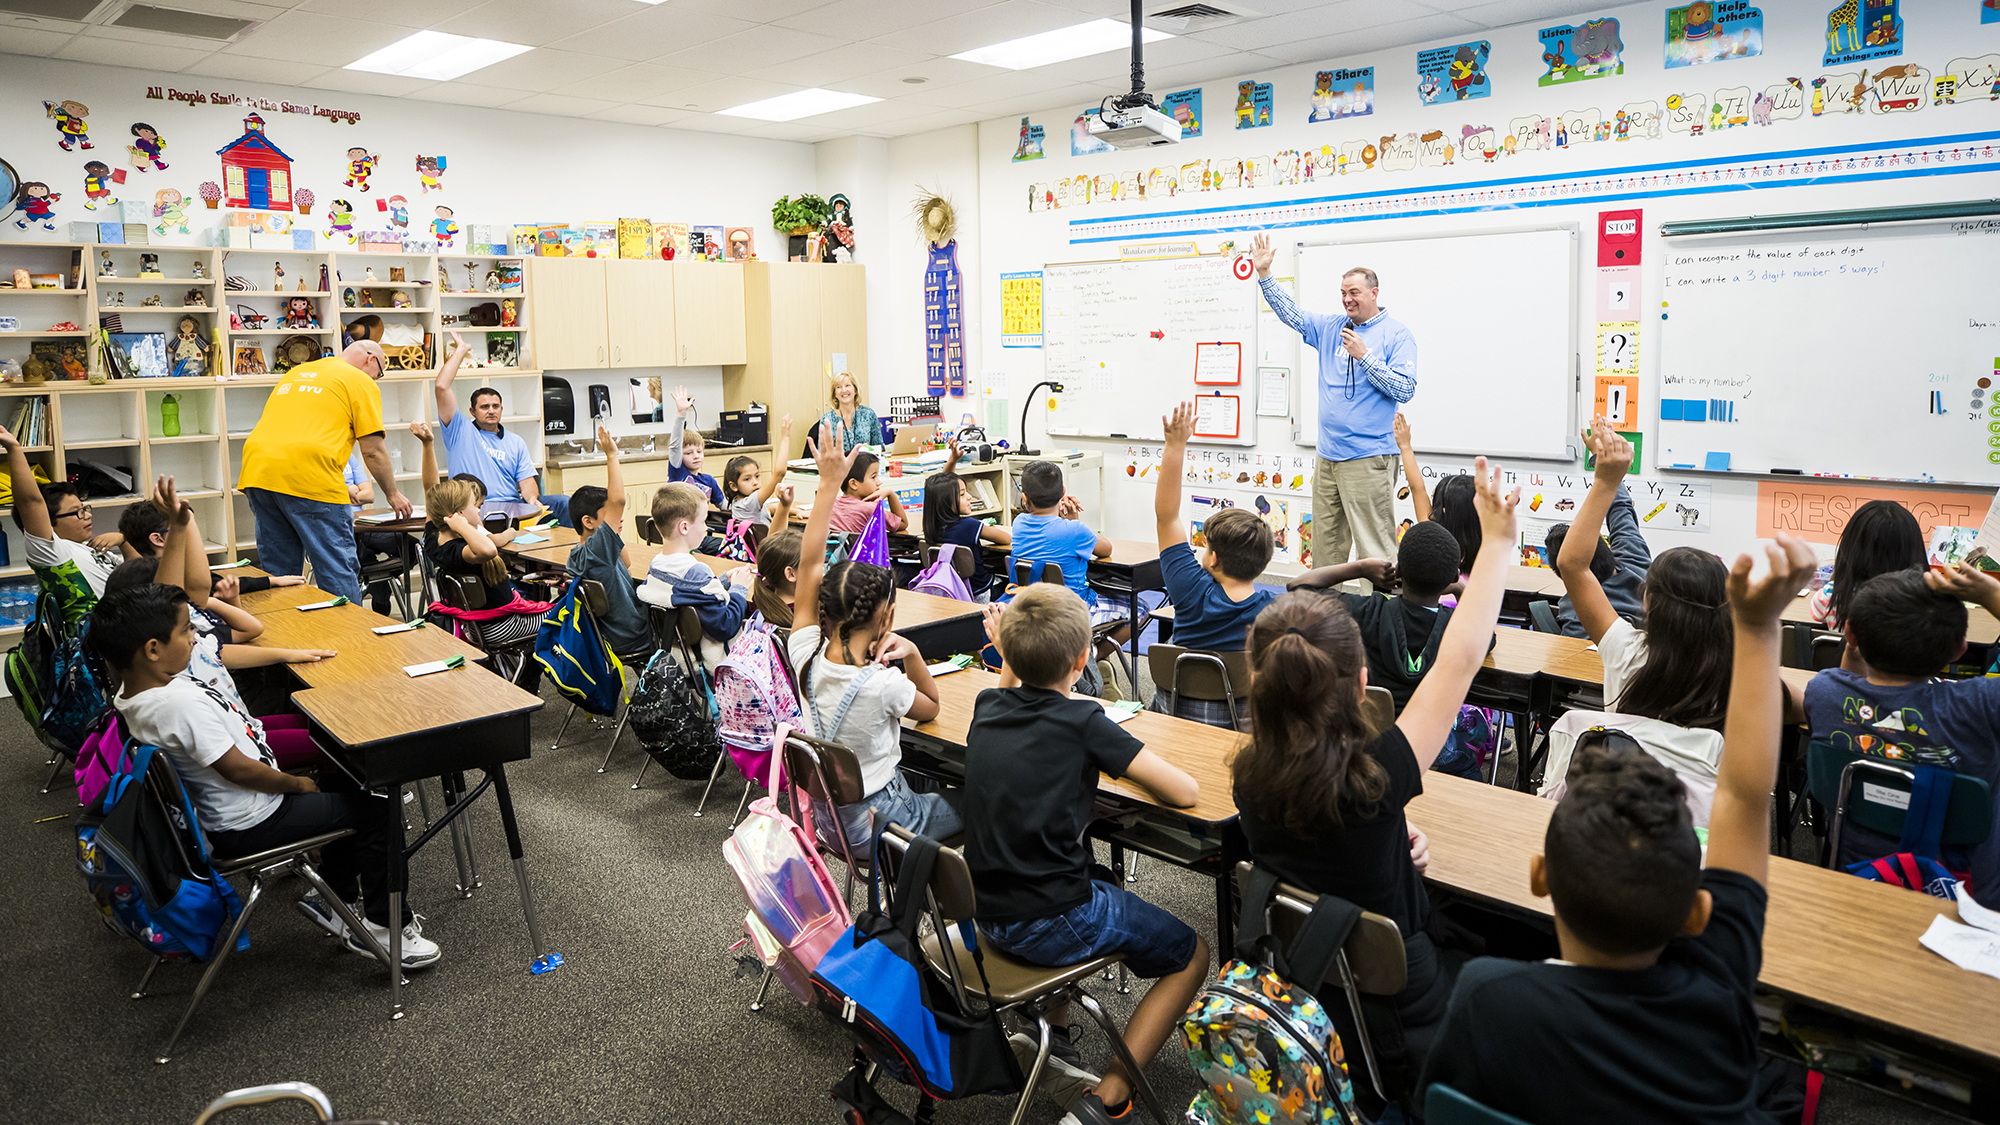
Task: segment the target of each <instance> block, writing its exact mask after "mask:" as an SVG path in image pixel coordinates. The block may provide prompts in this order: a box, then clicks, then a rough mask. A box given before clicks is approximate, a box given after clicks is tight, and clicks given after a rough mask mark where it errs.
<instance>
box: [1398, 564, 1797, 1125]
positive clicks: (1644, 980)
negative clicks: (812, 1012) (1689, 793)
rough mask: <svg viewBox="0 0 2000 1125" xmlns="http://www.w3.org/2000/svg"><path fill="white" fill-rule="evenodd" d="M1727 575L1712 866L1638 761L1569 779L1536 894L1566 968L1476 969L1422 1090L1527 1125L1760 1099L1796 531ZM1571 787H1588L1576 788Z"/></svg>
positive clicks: (1697, 1113)
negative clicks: (1760, 1022)
mask: <svg viewBox="0 0 2000 1125" xmlns="http://www.w3.org/2000/svg"><path fill="white" fill-rule="evenodd" d="M1767 550H1768V551H1769V552H1770V556H1771V566H1770V573H1769V574H1768V575H1767V576H1765V577H1764V578H1763V579H1762V580H1760V581H1758V582H1755V583H1753V582H1751V581H1750V557H1749V556H1748V555H1744V556H1741V557H1739V558H1738V559H1737V560H1736V565H1735V566H1734V567H1732V568H1731V570H1730V574H1729V604H1730V609H1731V611H1732V616H1733V617H1734V619H1735V625H1734V628H1735V633H1736V651H1735V664H1734V670H1733V671H1732V672H1731V676H1730V687H1729V713H1728V718H1727V725H1726V733H1725V734H1724V743H1723V754H1722V764H1721V767H1720V772H1719V774H1718V776H1717V777H1716V787H1715V804H1714V809H1713V811H1712V812H1711V813H1710V815H1709V822H1708V869H1707V870H1706V871H1703V870H1702V869H1701V866H1700V865H1701V849H1700V846H1699V845H1698V844H1697V843H1696V841H1695V835H1694V828H1693V825H1692V823H1691V822H1690V820H1689V816H1688V811H1687V805H1686V802H1685V799H1684V793H1683V790H1682V787H1681V783H1680V780H1679V779H1678V778H1676V777H1675V776H1674V775H1673V773H1672V772H1671V771H1669V770H1668V769H1667V768H1666V767H1664V766H1662V765H1660V764H1659V763H1657V762H1655V761H1654V760H1653V759H1652V758H1651V757H1649V756H1647V755H1646V754H1644V753H1640V752H1637V751H1627V752H1624V753H1612V752H1607V751H1597V752H1593V753H1591V754H1589V755H1587V756H1586V759H1585V760H1582V761H1579V762H1577V763H1573V764H1572V765H1571V767H1570V768H1571V774H1570V778H1571V780H1570V785H1569V794H1568V796H1567V797H1566V798H1565V799H1564V800H1563V802H1562V803H1561V804H1560V805H1557V806H1556V810H1555V813H1554V815H1553V816H1551V817H1550V818H1549V828H1548V835H1547V838H1546V840H1545V842H1544V845H1543V846H1544V848H1545V849H1546V852H1545V854H1543V855H1539V856H1536V857H1534V859H1533V861H1532V862H1531V864H1530V867H1529V883H1530V886H1531V887H1532V888H1533V889H1534V892H1535V893H1536V894H1538V895H1549V896H1550V897H1551V898H1553V899H1554V902H1555V916H1556V936H1557V938H1558V939H1559V940H1560V941H1561V943H1562V955H1563V959H1562V960H1561V961H1545V962H1541V963H1538V964H1527V963H1522V962H1510V961H1500V960H1493V959H1481V960H1478V961H1474V962H1472V963H1471V964H1468V965H1467V966H1466V967H1465V970H1464V972H1463V973H1461V974H1460V976H1459V979H1458V987H1457V990H1456V991H1455V992H1454V993H1453V994H1452V1000H1451V1008H1450V1011H1449V1012H1448V1013H1447V1015H1446V1017H1445V1029H1444V1032H1443V1034H1442V1036H1441V1037H1440V1038H1439V1040H1438V1043H1437V1045H1436V1047H1435V1048H1433V1049H1432V1051H1431V1056H1430V1066H1429V1069H1428V1070H1427V1072H1426V1074H1425V1082H1426V1084H1427V1085H1428V1084H1431V1083H1442V1084H1444V1085H1448V1086H1451V1087H1453V1088H1454V1089H1456V1090H1458V1091H1460V1092H1461V1093H1464V1094H1466V1095H1468V1096H1469V1097H1471V1098H1473V1099H1474V1100H1476V1101H1478V1102H1480V1103H1482V1104H1484V1105H1486V1106H1488V1107H1490V1108H1492V1109H1497V1110H1501V1111H1503V1112H1506V1113H1511V1114H1514V1115H1516V1116H1519V1117H1523V1118H1526V1119H1527V1120H1530V1121H1619V1122H1621V1123H1643V1122H1676V1123H1679V1122H1718V1123H1720V1122H1743V1121H1764V1120H1768V1118H1767V1117H1765V1115H1763V1114H1762V1113H1761V1112H1760V1111H1759V1110H1758V1108H1757V1105H1756V1076H1757V1014H1756V1012H1755V1011H1754V1010H1753V1009H1752V1007H1751V993H1752V990H1753V988H1754V987H1755V985H1756V983H1757V973H1758V969H1759V966H1760V965H1761V963H1762V960H1763V934H1764V907H1765V891H1764V884H1765V881H1766V878H1767V877H1768V873H1769V870H1770V860H1771V857H1770V828H1769V822H1768V817H1769V808H1770V800H1771V788H1772V786H1773V784H1774V783H1775V782H1776V780H1777V772H1778V737H1779V726H1780V716H1781V713H1782V708H1781V695H1780V691H1779V682H1780V681H1779V679H1778V614H1779V612H1780V611H1781V610H1782V609H1783V608H1784V607H1785V605H1786V604H1787V603H1789V602H1790V600H1791V598H1792V596H1793V595H1794V594H1795V593H1797V591H1798V590H1799V589H1800V588H1801V587H1803V586H1804V585H1805V583H1806V581H1807V579H1809V578H1811V577H1812V574H1813V571H1814V570H1815V568H1816V560H1815V558H1814V556H1813V553H1812V550H1811V548H1809V547H1808V546H1807V545H1806V544H1805V543H1803V542H1801V541H1799V540H1796V539H1793V538H1791V537H1790V536H1787V535H1780V536H1778V545H1777V546H1776V547H1771V548H1767ZM1579 774H1581V776H1579Z"/></svg>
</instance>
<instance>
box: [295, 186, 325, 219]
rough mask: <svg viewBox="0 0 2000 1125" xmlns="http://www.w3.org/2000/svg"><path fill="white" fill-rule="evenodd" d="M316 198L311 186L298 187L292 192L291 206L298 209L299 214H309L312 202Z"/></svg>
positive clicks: (311, 210)
mask: <svg viewBox="0 0 2000 1125" xmlns="http://www.w3.org/2000/svg"><path fill="white" fill-rule="evenodd" d="M318 198H319V197H318V196H316V195H314V194H313V193H312V189H311V188H300V189H299V190H297V191H295V192H293V193H292V206H294V207H297V208H298V209H299V214H301V215H310V214H312V213H313V202H314V201H315V200H317V199H318Z"/></svg>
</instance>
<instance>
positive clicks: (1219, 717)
mask: <svg viewBox="0 0 2000 1125" xmlns="http://www.w3.org/2000/svg"><path fill="white" fill-rule="evenodd" d="M1162 422H1163V423H1164V425H1165V427H1166V435H1167V444H1166V448H1165V451H1164V452H1163V453H1162V455H1161V462H1160V463H1161V464H1163V465H1179V464H1180V463H1181V460H1182V458H1183V457H1184V456H1185V455H1186V452H1187V442H1188V438H1189V436H1190V435H1192V434H1193V432H1194V404H1193V403H1188V402H1183V403H1181V404H1180V405H1179V406H1177V407H1175V408H1174V413H1173V417H1171V418H1166V419H1162ZM1153 524H1154V529H1155V532H1156V534H1157V535H1158V538H1159V543H1160V577H1161V578H1162V579H1163V580H1165V582H1166V586H1167V597H1168V599H1169V600H1171V601H1172V602H1173V603H1174V643H1175V644H1177V645H1180V646H1181V647H1183V648H1193V649H1202V650H1205V651H1208V652H1240V651H1242V649H1243V647H1244V645H1245V644H1246V643H1247V637H1248V635H1249V632H1250V623H1251V622H1252V621H1255V620H1256V619H1257V615H1258V614H1259V613H1261V612H1263V610H1264V607H1265V606H1267V605H1270V604H1271V600H1272V599H1273V598H1275V597H1277V595H1276V594H1275V593H1273V592H1271V591H1269V590H1260V589H1258V588H1257V579H1258V578H1260V577H1262V576H1263V573H1264V568H1265V567H1267V566H1269V565H1270V564H1271V555H1272V553H1273V551H1274V550H1275V546H1274V542H1273V540H1272V537H1271V526H1270V525H1269V524H1267V523H1265V522H1264V521H1263V520H1262V519H1261V518H1259V517H1258V516H1257V514H1256V513H1255V512H1252V511H1251V510H1250V509H1248V508H1224V509H1222V510H1221V511H1219V512H1216V513H1214V514H1213V515H1211V516H1209V517H1208V521H1207V522H1206V523H1205V524H1204V525H1203V526H1202V531H1203V538H1205V539H1206V540H1207V541H1208V546H1207V547H1205V548H1203V549H1202V553H1201V556H1200V557H1199V558H1197V557H1196V556H1195V553H1194V548H1193V547H1192V546H1190V545H1189V544H1188V525H1187V521H1186V520H1185V519H1183V518H1181V474H1180V473H1178V472H1164V471H1163V472H1161V473H1160V479H1159V480H1158V481H1156V482H1155V483H1154V485H1153ZM1063 576H1064V577H1065V578H1067V577H1068V576H1069V575H1068V572H1067V571H1065V572H1064V575H1063ZM1230 686H1231V688H1232V690H1234V691H1235V692H1237V693H1238V695H1239V696H1240V697H1242V699H1241V700H1240V701H1239V702H1238V704H1237V714H1236V715H1235V717H1234V718H1233V719H1232V717H1231V715H1230V710H1229V701H1228V700H1223V699H1191V698H1188V697H1186V696H1181V697H1178V698H1177V699H1176V707H1175V711H1174V713H1175V714H1176V715H1178V716H1179V717H1180V718H1183V719H1192V720H1194V721H1195V722H1198V723H1207V724H1209V725H1210V726H1218V727H1227V726H1232V725H1233V726H1235V727H1236V728H1237V729H1239V730H1248V729H1250V728H1249V721H1250V715H1249V708H1248V706H1247V705H1246V703H1247V699H1248V696H1249V694H1250V685H1249V684H1232V685H1230ZM1151 709H1152V710H1154V711H1160V712H1163V713H1164V712H1165V711H1166V709H1167V704H1166V693H1165V692H1159V693H1157V694H1155V695H1154V696H1153V703H1152V707H1151Z"/></svg>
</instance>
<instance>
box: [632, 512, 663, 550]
mask: <svg viewBox="0 0 2000 1125" xmlns="http://www.w3.org/2000/svg"><path fill="white" fill-rule="evenodd" d="M632 526H633V527H634V528H636V529H637V530H638V532H639V540H640V542H642V543H651V544H653V545H654V546H658V545H659V543H660V529H659V528H657V527H655V526H653V517H652V516H650V515H647V514H646V513H644V512H640V513H638V514H636V515H634V516H633V517H632Z"/></svg>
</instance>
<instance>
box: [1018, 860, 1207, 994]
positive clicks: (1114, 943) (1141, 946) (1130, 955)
mask: <svg viewBox="0 0 2000 1125" xmlns="http://www.w3.org/2000/svg"><path fill="white" fill-rule="evenodd" d="M1100 870H1101V869H1100ZM979 929H980V931H981V932H982V933H984V934H985V935H986V940H988V941H990V942H992V943H993V944H994V945H996V946H998V947H1000V949H1002V950H1003V951H1005V952H1007V953H1010V954H1012V955H1014V956H1015V957H1018V958H1020V959H1021V960H1023V961H1026V962H1028V963H1029V964H1031V965H1049V966H1057V965H1074V964H1076V963H1077V962H1079V961H1088V960H1090V959H1091V958H1093V957H1101V956H1103V955H1105V954H1107V953H1122V954H1124V956H1125V965H1126V967H1128V968H1130V969H1131V970H1132V971H1133V972H1134V973H1136V974H1137V975H1139V976H1142V977H1147V978H1158V977H1164V976H1170V975H1172V974H1174V973H1178V972H1180V971H1181V970H1182V969H1185V968H1187V964H1188V962H1189V961H1190V960H1193V958H1194V947H1195V940H1196V939H1195V932H1194V931H1193V930H1192V929H1189V928H1188V924H1187V923H1186V922H1183V921H1181V920H1180V919H1179V918H1176V917H1174V916H1173V915H1172V914H1169V913H1167V912H1166V911H1165V910H1162V909H1160V908H1159V907H1157V906H1154V905H1153V904H1152V903H1150V902H1147V901H1146V900H1145V899H1143V898H1140V897H1139V896H1138V895H1135V894H1133V893H1132V892H1130V891H1127V890H1125V889H1124V888H1122V887H1115V886H1112V885H1111V884H1110V883H1106V882H1102V881H1100V880H1099V879H1095V878H1093V879H1092V880H1091V881H1090V901H1089V902H1086V903H1084V904H1083V905H1081V906H1075V907H1071V908H1070V909H1069V910H1066V911H1064V912H1063V913H1061V914H1052V915H1050V916H1048V917H1046V918H1031V919H1029V920H1028V921H1025V922H1007V923H1003V924H998V925H996V924H994V923H991V922H981V923H979Z"/></svg>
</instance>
